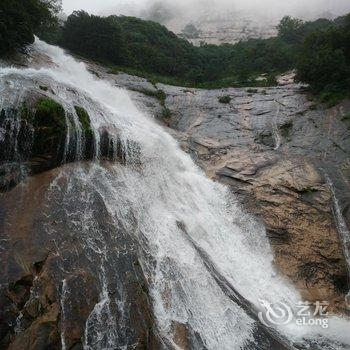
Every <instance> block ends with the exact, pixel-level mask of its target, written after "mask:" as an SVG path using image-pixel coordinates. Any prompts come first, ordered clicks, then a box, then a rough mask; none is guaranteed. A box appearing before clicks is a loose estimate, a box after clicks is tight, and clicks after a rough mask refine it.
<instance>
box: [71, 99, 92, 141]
mask: <svg viewBox="0 0 350 350" xmlns="http://www.w3.org/2000/svg"><path fill="white" fill-rule="evenodd" d="M74 109H75V112H76V113H77V116H78V118H79V121H80V124H81V126H82V128H83V131H84V133H85V137H88V138H90V137H93V130H92V128H91V120H90V117H89V114H88V112H86V110H85V109H84V108H82V107H79V106H74Z"/></svg>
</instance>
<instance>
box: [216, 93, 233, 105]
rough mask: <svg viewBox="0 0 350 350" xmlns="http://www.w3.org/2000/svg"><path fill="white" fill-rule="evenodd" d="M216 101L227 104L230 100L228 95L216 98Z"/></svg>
mask: <svg viewBox="0 0 350 350" xmlns="http://www.w3.org/2000/svg"><path fill="white" fill-rule="evenodd" d="M218 100H219V102H220V103H226V104H228V103H230V102H231V100H232V98H231V97H230V96H228V95H225V96H220V97H218Z"/></svg>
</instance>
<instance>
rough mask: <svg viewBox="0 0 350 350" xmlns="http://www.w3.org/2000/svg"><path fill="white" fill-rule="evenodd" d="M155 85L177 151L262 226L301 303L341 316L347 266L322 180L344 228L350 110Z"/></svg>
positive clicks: (295, 94)
mask: <svg viewBox="0 0 350 350" xmlns="http://www.w3.org/2000/svg"><path fill="white" fill-rule="evenodd" d="M158 88H159V89H162V90H163V91H164V92H165V93H166V95H167V99H166V107H167V108H168V109H169V110H170V112H171V113H170V115H171V120H170V126H171V127H172V128H173V129H175V130H176V131H177V132H176V133H174V135H175V137H177V138H178V139H179V142H180V143H181V145H182V147H183V149H185V150H187V151H188V152H189V153H190V154H191V155H192V156H193V158H194V159H195V160H196V162H197V164H198V165H199V166H200V167H202V168H203V169H204V171H205V172H206V173H207V175H208V176H209V177H211V178H213V179H215V180H217V181H220V182H222V183H224V184H227V185H228V186H229V187H230V188H231V189H232V191H233V192H234V193H235V194H236V195H238V198H239V199H240V200H241V203H242V205H243V206H245V207H246V209H247V210H248V211H250V212H251V213H253V214H255V215H256V216H258V217H260V218H261V219H262V220H263V222H264V223H265V226H266V229H267V234H268V236H269V238H270V242H271V244H272V246H273V248H274V251H275V262H276V266H278V268H279V269H280V270H281V271H282V273H283V274H285V275H286V276H288V277H289V278H290V279H291V280H292V281H293V282H294V283H295V284H296V285H297V286H298V287H299V289H300V290H301V292H302V294H303V296H304V297H305V298H306V299H308V300H310V301H315V300H327V301H329V302H330V303H331V309H332V310H333V311H336V312H341V313H342V312H345V303H344V296H345V294H346V293H347V291H348V288H349V286H348V280H347V269H346V263H345V259H344V254H343V251H342V245H341V243H340V240H339V237H338V232H337V228H336V220H335V217H334V216H333V215H332V211H333V210H332V207H333V206H334V198H332V193H331V190H330V186H329V184H328V183H327V181H326V178H325V174H327V175H328V176H330V177H331V179H332V182H333V183H335V187H336V192H337V196H338V197H339V201H340V206H341V210H342V213H343V216H344V218H345V221H347V223H348V227H350V225H349V224H350V216H349V214H348V208H349V203H350V187H349V182H348V179H349V178H350V170H349V169H350V168H349V166H348V163H349V161H350V158H349V155H350V128H349V125H347V124H346V118H344V116H345V115H347V113H348V112H349V110H350V104H349V103H348V102H344V103H343V104H341V105H339V106H337V107H335V108H333V109H329V110H325V109H323V108H321V107H317V106H314V105H313V104H312V103H311V102H309V101H308V99H307V96H306V95H305V94H303V92H302V89H301V87H299V86H298V85H293V84H289V85H288V84H287V85H285V86H280V87H277V88H268V89H257V90H256V91H254V92H252V91H251V90H248V89H227V90H222V91H206V90H195V89H186V90H185V89H181V88H177V87H170V86H165V85H158ZM220 96H229V97H230V98H231V101H230V102H229V103H227V104H222V103H220V102H219V101H218V99H219V98H220Z"/></svg>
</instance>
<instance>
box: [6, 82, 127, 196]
mask: <svg viewBox="0 0 350 350" xmlns="http://www.w3.org/2000/svg"><path fill="white" fill-rule="evenodd" d="M20 84H25V81H20ZM43 89H44V87H43V86H39V88H38V89H35V88H31V89H28V90H24V93H22V94H21V97H20V99H14V100H12V101H6V98H5V100H4V101H3V102H4V103H3V106H2V109H1V110H0V191H7V190H9V189H10V188H12V187H13V186H15V185H16V184H18V183H19V182H21V181H22V180H23V179H24V178H25V177H26V176H27V175H34V174H38V173H41V172H43V171H47V170H50V169H54V168H55V167H57V166H60V165H61V164H64V163H69V162H75V161H79V160H91V159H95V158H97V157H99V158H101V159H107V160H112V161H120V162H123V161H124V155H123V152H124V151H123V147H122V145H121V143H120V141H119V139H118V135H119V130H116V128H113V127H111V126H108V125H106V126H104V127H101V128H100V129H99V130H98V132H97V135H95V133H94V131H93V129H92V126H91V120H90V116H89V114H88V112H87V111H86V110H85V109H84V108H83V107H81V106H78V105H74V104H73V106H67V105H63V103H62V102H63V101H59V100H57V99H56V97H55V94H54V92H53V91H49V89H48V88H45V91H44V92H43ZM11 93H13V94H15V91H12V89H11V88H9V89H8V90H7V94H11ZM70 93H73V94H74V92H70ZM96 139H98V140H100V143H99V144H98V145H97V144H96Z"/></svg>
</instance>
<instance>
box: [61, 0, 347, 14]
mask: <svg viewBox="0 0 350 350" xmlns="http://www.w3.org/2000/svg"><path fill="white" fill-rule="evenodd" d="M157 3H158V4H159V3H161V5H164V7H166V8H168V9H169V11H171V12H172V13H173V14H175V16H176V17H177V16H179V17H181V16H183V15H185V16H186V17H193V16H199V15H203V14H204V13H212V12H215V13H216V14H217V13H220V12H222V13H227V11H245V12H247V13H251V14H253V15H255V16H260V15H264V16H266V15H269V16H274V17H282V16H284V15H287V14H290V15H293V16H298V17H301V18H312V16H313V15H314V16H319V15H320V14H322V13H325V12H328V11H329V12H332V13H333V14H334V15H341V14H344V13H346V12H350V0H63V9H64V12H66V13H67V14H70V13H71V12H72V11H73V10H79V9H84V10H85V11H87V12H90V13H96V14H112V13H113V14H125V15H134V16H142V15H144V14H145V13H146V12H147V11H149V9H151V8H153V7H154V5H155V4H157ZM152 6H153V7H152Z"/></svg>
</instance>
